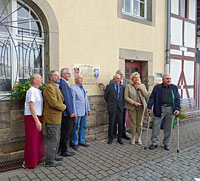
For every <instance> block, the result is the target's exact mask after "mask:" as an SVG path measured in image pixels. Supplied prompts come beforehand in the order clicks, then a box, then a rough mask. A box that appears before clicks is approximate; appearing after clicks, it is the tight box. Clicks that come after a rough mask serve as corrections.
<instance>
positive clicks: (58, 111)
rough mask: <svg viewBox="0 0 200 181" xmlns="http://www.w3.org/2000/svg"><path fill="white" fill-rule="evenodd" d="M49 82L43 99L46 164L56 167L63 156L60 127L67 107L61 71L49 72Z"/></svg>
mask: <svg viewBox="0 0 200 181" xmlns="http://www.w3.org/2000/svg"><path fill="white" fill-rule="evenodd" d="M48 76H49V83H48V84H47V86H46V88H45V89H44V93H43V100H44V108H43V121H44V122H45V126H46V132H47V154H46V161H45V166H47V167H56V166H60V165H61V164H60V163H59V162H58V161H61V160H63V157H61V156H58V155H57V152H58V146H59V141H60V128H61V119H62V112H63V111H64V110H65V109H66V105H65V104H63V100H64V99H63V95H62V93H61V91H60V89H59V84H58V83H59V73H58V71H56V70H52V71H50V72H49V75H48Z"/></svg>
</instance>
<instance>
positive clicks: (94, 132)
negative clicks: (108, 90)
mask: <svg viewBox="0 0 200 181" xmlns="http://www.w3.org/2000/svg"><path fill="white" fill-rule="evenodd" d="M89 102H90V107H91V115H90V116H88V119H87V132H86V140H87V141H92V140H100V139H104V138H107V132H108V115H107V104H106V102H105V101H104V98H103V96H90V97H89ZM44 134H45V133H44ZM24 138H25V133H24V103H23V102H14V103H12V104H10V102H9V101H0V162H1V161H7V160H13V159H22V158H23V157H24Z"/></svg>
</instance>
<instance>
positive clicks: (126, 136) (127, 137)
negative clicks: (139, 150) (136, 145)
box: [123, 134, 131, 140]
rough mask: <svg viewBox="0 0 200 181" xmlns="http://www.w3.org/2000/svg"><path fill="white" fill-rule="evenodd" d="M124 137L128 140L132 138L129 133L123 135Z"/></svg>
mask: <svg viewBox="0 0 200 181" xmlns="http://www.w3.org/2000/svg"><path fill="white" fill-rule="evenodd" d="M123 138H124V139H126V140H131V138H130V137H129V136H128V135H127V134H125V135H123Z"/></svg>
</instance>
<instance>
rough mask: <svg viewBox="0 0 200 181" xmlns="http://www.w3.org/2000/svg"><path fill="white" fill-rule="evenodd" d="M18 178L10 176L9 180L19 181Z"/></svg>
mask: <svg viewBox="0 0 200 181" xmlns="http://www.w3.org/2000/svg"><path fill="white" fill-rule="evenodd" d="M19 180H20V179H19V178H18V177H14V178H11V179H10V181H19Z"/></svg>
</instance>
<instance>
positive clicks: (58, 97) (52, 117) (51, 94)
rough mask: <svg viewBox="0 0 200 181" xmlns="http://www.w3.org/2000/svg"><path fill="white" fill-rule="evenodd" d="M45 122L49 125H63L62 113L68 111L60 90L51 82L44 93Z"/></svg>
mask: <svg viewBox="0 0 200 181" xmlns="http://www.w3.org/2000/svg"><path fill="white" fill-rule="evenodd" d="M43 100H44V108H43V115H42V118H43V121H44V122H45V123H48V124H61V119H62V112H63V111H64V110H65V109H66V106H65V104H63V100H64V98H63V95H62V93H61V91H60V89H59V88H58V87H57V86H56V85H55V84H54V83H52V82H49V83H48V84H47V86H46V88H45V89H44V92H43Z"/></svg>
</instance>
